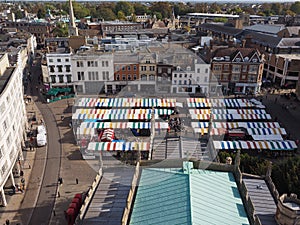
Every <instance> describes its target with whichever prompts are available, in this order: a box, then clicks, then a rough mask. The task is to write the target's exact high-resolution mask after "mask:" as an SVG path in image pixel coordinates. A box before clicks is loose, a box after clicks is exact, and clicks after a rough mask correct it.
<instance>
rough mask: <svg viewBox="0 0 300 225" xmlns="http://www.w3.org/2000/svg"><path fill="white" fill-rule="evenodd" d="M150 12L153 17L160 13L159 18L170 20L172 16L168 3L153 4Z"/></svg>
mask: <svg viewBox="0 0 300 225" xmlns="http://www.w3.org/2000/svg"><path fill="white" fill-rule="evenodd" d="M150 10H151V11H152V12H153V14H154V15H156V14H157V13H160V15H161V18H171V16H172V6H171V4H170V3H169V2H155V3H153V4H152V6H150ZM156 16H159V15H156Z"/></svg>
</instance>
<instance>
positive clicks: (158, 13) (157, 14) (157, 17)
mask: <svg viewBox="0 0 300 225" xmlns="http://www.w3.org/2000/svg"><path fill="white" fill-rule="evenodd" d="M153 16H155V17H156V19H158V20H162V18H163V16H162V15H161V13H160V12H153Z"/></svg>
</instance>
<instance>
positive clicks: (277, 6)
mask: <svg viewBox="0 0 300 225" xmlns="http://www.w3.org/2000/svg"><path fill="white" fill-rule="evenodd" d="M282 10H283V7H282V4H281V3H272V5H271V11H272V13H273V14H275V15H280V14H281V13H282Z"/></svg>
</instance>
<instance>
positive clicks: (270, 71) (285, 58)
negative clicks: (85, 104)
mask: <svg viewBox="0 0 300 225" xmlns="http://www.w3.org/2000/svg"><path fill="white" fill-rule="evenodd" d="M299 64H300V55H297V54H268V55H267V60H266V63H265V65H264V75H265V76H266V77H267V78H270V79H271V80H272V81H273V82H275V83H276V84H278V85H280V86H286V87H293V88H295V87H296V84H297V82H298V79H299V75H300V71H299V68H300V67H299Z"/></svg>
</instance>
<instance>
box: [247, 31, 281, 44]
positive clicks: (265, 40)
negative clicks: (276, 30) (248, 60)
mask: <svg viewBox="0 0 300 225" xmlns="http://www.w3.org/2000/svg"><path fill="white" fill-rule="evenodd" d="M241 36H242V37H243V38H244V37H245V36H250V37H251V38H252V42H254V43H257V44H262V45H263V46H269V47H276V46H277V45H278V44H279V42H280V41H281V39H282V38H281V37H277V36H273V35H268V34H262V33H258V32H254V31H248V30H245V31H243V32H242V33H241Z"/></svg>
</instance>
